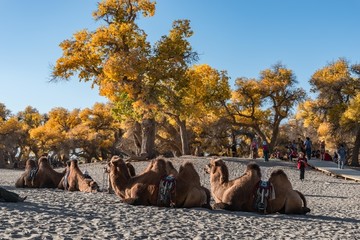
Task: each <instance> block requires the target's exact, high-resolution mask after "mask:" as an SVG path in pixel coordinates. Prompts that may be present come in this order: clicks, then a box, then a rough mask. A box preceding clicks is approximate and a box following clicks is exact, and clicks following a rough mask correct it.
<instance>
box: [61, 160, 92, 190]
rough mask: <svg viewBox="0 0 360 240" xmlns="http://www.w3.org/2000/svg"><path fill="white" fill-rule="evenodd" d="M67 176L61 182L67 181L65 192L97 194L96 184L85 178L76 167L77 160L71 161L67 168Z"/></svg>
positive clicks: (77, 166)
mask: <svg viewBox="0 0 360 240" xmlns="http://www.w3.org/2000/svg"><path fill="white" fill-rule="evenodd" d="M68 171H69V172H68V176H67V180H65V179H63V180H62V181H63V182H64V181H65V182H66V181H67V186H68V188H67V190H69V191H80V192H98V191H99V186H98V184H97V183H96V182H95V181H94V180H93V179H91V178H88V177H87V176H85V175H84V174H83V173H82V172H81V170H80V168H79V165H78V161H77V160H71V161H70V166H69V167H68Z"/></svg>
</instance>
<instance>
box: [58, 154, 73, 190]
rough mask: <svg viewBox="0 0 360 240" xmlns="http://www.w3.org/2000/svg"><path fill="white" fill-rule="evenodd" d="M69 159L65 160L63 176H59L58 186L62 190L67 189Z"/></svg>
mask: <svg viewBox="0 0 360 240" xmlns="http://www.w3.org/2000/svg"><path fill="white" fill-rule="evenodd" d="M70 163H71V162H70V161H67V162H66V168H65V174H64V177H63V178H61V180H60V182H59V185H58V188H59V189H62V190H69V182H68V180H69V173H70Z"/></svg>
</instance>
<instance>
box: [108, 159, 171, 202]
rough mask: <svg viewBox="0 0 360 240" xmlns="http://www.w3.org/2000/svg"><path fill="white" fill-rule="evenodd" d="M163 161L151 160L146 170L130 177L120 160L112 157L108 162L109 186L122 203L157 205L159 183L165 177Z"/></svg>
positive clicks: (122, 161)
mask: <svg viewBox="0 0 360 240" xmlns="http://www.w3.org/2000/svg"><path fill="white" fill-rule="evenodd" d="M165 164H166V163H165V161H164V160H162V159H156V160H152V161H151V163H150V164H149V166H148V167H147V170H146V171H144V172H143V173H141V174H140V175H136V176H134V177H132V176H131V175H130V173H129V170H128V167H127V166H126V163H125V162H124V160H123V159H122V158H120V157H119V156H113V157H112V159H111V161H110V164H109V165H110V169H109V178H110V182H111V186H112V188H113V189H114V191H115V194H116V195H118V196H119V197H120V198H121V199H122V201H124V202H126V203H129V204H132V205H152V206H156V205H157V204H158V190H159V187H158V186H159V183H160V180H161V178H162V177H163V176H165V175H166V166H165Z"/></svg>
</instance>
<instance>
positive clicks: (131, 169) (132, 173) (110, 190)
mask: <svg viewBox="0 0 360 240" xmlns="http://www.w3.org/2000/svg"><path fill="white" fill-rule="evenodd" d="M125 164H126V167H127V169H128V172H129V175H130V176H131V177H134V176H135V175H136V172H135V168H134V166H133V165H132V164H131V163H129V162H125ZM104 172H105V173H107V174H109V173H110V162H108V163H107V164H106V166H105V167H104ZM107 192H108V193H115V192H114V189H113V188H112V186H111V181H110V178H108V187H107Z"/></svg>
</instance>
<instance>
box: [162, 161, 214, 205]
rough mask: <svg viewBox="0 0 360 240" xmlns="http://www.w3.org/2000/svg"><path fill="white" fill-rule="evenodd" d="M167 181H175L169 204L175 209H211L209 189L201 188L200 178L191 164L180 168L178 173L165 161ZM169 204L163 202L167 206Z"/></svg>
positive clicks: (187, 163) (188, 163)
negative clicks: (171, 179) (172, 179)
mask: <svg viewBox="0 0 360 240" xmlns="http://www.w3.org/2000/svg"><path fill="white" fill-rule="evenodd" d="M166 172H167V179H168V178H169V176H170V177H173V178H174V179H175V187H174V188H175V189H174V191H173V192H172V193H171V195H170V199H168V200H170V202H173V203H172V205H173V206H174V207H177V208H192V207H205V208H209V209H211V205H210V198H211V193H210V191H209V189H207V188H205V187H203V186H201V182H200V176H199V174H198V173H197V172H196V170H195V167H194V165H193V164H192V163H191V162H185V163H184V164H183V165H181V166H180V168H179V172H178V171H177V170H176V169H175V168H174V166H173V164H172V163H171V162H170V161H166ZM170 202H165V203H162V204H165V206H169V205H170Z"/></svg>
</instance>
